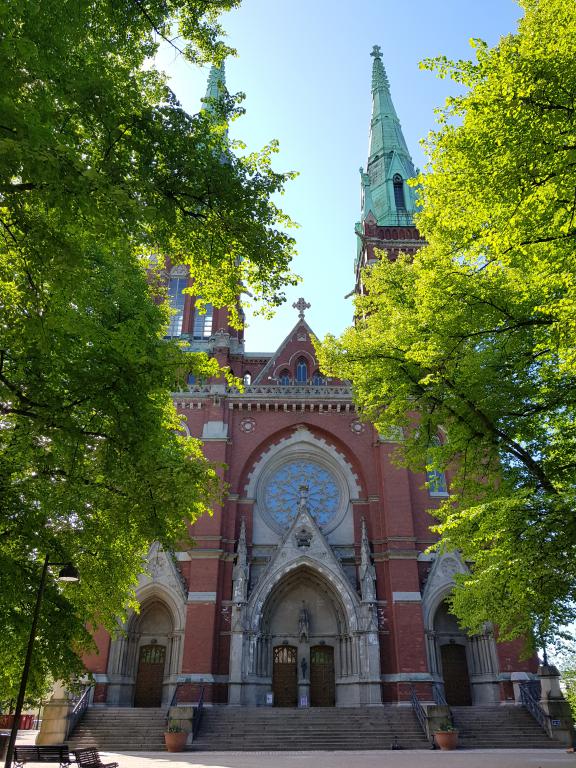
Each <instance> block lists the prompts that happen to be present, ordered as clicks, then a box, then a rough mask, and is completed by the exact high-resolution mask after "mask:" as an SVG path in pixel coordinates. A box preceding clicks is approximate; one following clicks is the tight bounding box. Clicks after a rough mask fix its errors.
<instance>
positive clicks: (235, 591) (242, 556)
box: [232, 520, 250, 603]
mask: <svg viewBox="0 0 576 768" xmlns="http://www.w3.org/2000/svg"><path fill="white" fill-rule="evenodd" d="M249 575H250V572H249V568H248V548H247V546H246V523H245V521H244V520H242V523H241V525H240V536H239V537H238V547H237V549H236V560H235V563H234V569H233V570H232V585H233V587H232V599H233V600H234V602H235V603H245V602H246V600H247V599H248V579H249Z"/></svg>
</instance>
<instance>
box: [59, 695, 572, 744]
mask: <svg viewBox="0 0 576 768" xmlns="http://www.w3.org/2000/svg"><path fill="white" fill-rule="evenodd" d="M452 712H453V715H454V721H455V724H456V726H457V728H458V729H459V731H460V738H459V743H460V746H461V747H463V748H502V749H519V748H520V749H541V748H554V747H557V746H558V745H557V743H556V742H553V741H552V740H551V739H549V738H548V736H547V735H546V734H545V733H544V732H543V731H542V730H541V728H540V727H539V726H538V724H537V723H536V722H535V721H534V720H533V718H532V717H531V716H530V714H529V713H528V712H527V711H526V710H525V709H524V708H523V707H515V706H492V707H488V706H484V707H452ZM165 725H166V710H165V709H144V708H142V709H132V708H129V707H121V708H119V707H93V708H90V709H88V710H87V712H86V715H85V716H84V718H83V720H82V721H81V722H80V724H79V725H78V727H77V728H76V730H75V731H74V733H73V734H72V736H71V738H70V740H69V744H70V747H71V748H72V749H74V748H77V749H78V748H82V747H92V746H94V747H97V748H98V749H99V750H101V751H104V752H114V751H127V752H139V751H147V752H148V751H149V752H157V751H164V750H165V746H164V730H165ZM397 748H398V749H429V748H430V744H429V743H428V741H427V740H426V738H425V737H424V734H423V733H422V731H421V730H420V726H419V725H418V722H417V720H416V718H415V717H414V714H413V712H412V709H411V708H410V707H394V706H383V707H370V708H366V709H356V708H355V709H351V708H345V709H340V708H325V709H324V708H311V709H284V708H267V707H227V706H214V707H206V708H205V709H204V715H203V721H202V727H201V729H200V733H199V734H198V737H197V739H196V740H195V742H194V746H193V749H194V750H198V751H204V750H205V751H243V750H244V751H261V750H270V751H275V750H277V751H291V750H331V751H333V750H342V751H348V750H362V749H364V750H367V749H368V750H369V749H383V750H386V749H397Z"/></svg>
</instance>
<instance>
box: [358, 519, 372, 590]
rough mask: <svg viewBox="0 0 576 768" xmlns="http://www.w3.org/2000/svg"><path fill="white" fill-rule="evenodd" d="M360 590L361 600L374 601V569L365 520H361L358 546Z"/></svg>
mask: <svg viewBox="0 0 576 768" xmlns="http://www.w3.org/2000/svg"><path fill="white" fill-rule="evenodd" d="M360 590H361V594H362V601H363V602H365V603H374V602H376V569H375V568H374V566H373V564H372V557H371V554H370V544H369V543H368V531H367V530H366V521H365V520H364V519H363V520H362V543H361V546H360Z"/></svg>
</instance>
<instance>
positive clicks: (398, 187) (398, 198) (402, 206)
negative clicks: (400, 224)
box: [392, 173, 406, 211]
mask: <svg viewBox="0 0 576 768" xmlns="http://www.w3.org/2000/svg"><path fill="white" fill-rule="evenodd" d="M392 183H393V185H394V204H395V205H396V210H397V211H405V210H406V202H405V201H404V181H403V179H402V176H400V174H399V173H396V174H395V175H394V178H393V179H392Z"/></svg>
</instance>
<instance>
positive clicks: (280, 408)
mask: <svg viewBox="0 0 576 768" xmlns="http://www.w3.org/2000/svg"><path fill="white" fill-rule="evenodd" d="M372 56H373V64H372V95H373V110H372V117H371V124H370V148H369V158H368V163H367V166H366V169H365V170H364V169H361V190H362V215H361V220H360V222H359V223H358V224H357V225H356V233H357V236H358V252H357V255H356V262H355V268H356V290H357V291H358V292H361V291H362V290H363V287H362V278H361V270H362V268H363V267H365V266H367V265H369V264H370V263H371V262H372V261H373V260H374V259H375V258H376V256H375V249H381V250H385V251H387V253H388V257H389V258H395V256H396V255H397V253H398V252H399V251H404V252H408V253H413V252H415V251H416V250H417V249H418V248H419V247H421V245H422V239H421V237H420V235H419V233H418V231H417V229H416V228H415V227H414V223H413V214H414V211H415V195H414V191H413V190H412V189H411V188H410V187H408V185H407V184H406V180H407V179H409V178H410V177H412V176H414V175H415V170H414V167H413V164H412V160H411V157H410V153H409V151H408V148H407V146H406V143H405V141H404V137H403V134H402V129H401V126H400V122H399V120H398V117H397V115H396V112H395V109H394V105H393V103H392V99H391V95H390V86H389V83H388V79H387V76H386V73H385V70H384V66H383V63H382V58H381V54H380V50H379V48H378V47H375V48H374V50H373V52H372ZM216 77H217V74H214V73H213V74H212V76H211V83H210V85H209V93H210V88H212V89H213V88H215V87H216ZM168 278H169V281H170V284H169V293H170V296H171V300H172V303H173V307H174V309H175V314H174V317H173V320H172V323H171V327H170V334H171V335H173V336H178V337H180V338H182V339H185V340H187V341H188V342H189V344H190V347H191V349H194V350H205V351H207V352H209V353H210V354H212V355H214V356H215V357H216V358H217V359H218V361H219V362H220V363H221V364H222V365H227V366H229V367H230V368H231V370H232V371H233V373H234V374H235V375H236V376H238V377H240V378H243V379H244V382H245V388H244V391H243V392H239V391H237V390H235V389H230V388H229V387H227V386H226V385H225V384H224V383H222V382H220V381H218V382H213V383H211V382H207V383H204V382H194V381H193V380H192V379H191V380H190V383H189V386H188V388H187V389H186V391H183V392H178V393H175V394H174V400H175V404H176V407H177V409H178V412H179V414H180V415H181V417H182V428H183V430H184V431H186V432H187V433H188V434H190V435H192V436H195V437H200V438H201V439H202V440H203V442H204V450H205V454H206V456H207V457H208V458H209V459H210V460H211V461H214V462H216V463H218V464H219V465H220V466H222V467H223V470H222V472H223V476H224V479H225V481H226V483H227V486H228V491H227V495H226V499H225V501H224V503H223V504H222V505H221V506H217V507H215V508H214V510H213V514H212V516H204V517H203V518H202V519H200V520H199V521H198V522H197V523H196V524H195V525H194V526H193V528H192V529H191V534H192V536H193V538H194V541H195V545H194V546H193V547H190V548H187V549H185V550H183V551H179V552H175V553H168V552H164V551H162V550H161V549H160V548H159V547H158V546H155V547H153V548H152V550H151V552H150V556H149V572H148V574H147V575H143V576H142V577H141V579H140V583H139V587H138V597H139V600H140V603H141V611H140V613H138V614H134V615H133V616H132V617H131V618H130V619H129V620H128V622H127V624H126V627H125V632H124V633H123V634H122V635H121V636H119V637H117V638H114V639H113V638H110V637H109V636H108V635H107V634H105V633H104V632H100V633H98V634H97V637H96V640H97V644H98V646H99V650H100V652H99V654H97V655H94V656H93V657H90V658H89V659H87V666H88V668H89V670H90V671H91V672H92V673H93V675H94V677H95V680H96V683H97V685H96V689H95V703H100V704H108V705H114V706H118V705H125V706H150V707H154V706H160V705H166V706H168V705H169V704H170V702H178V703H189V702H194V701H196V700H197V699H198V696H199V693H200V690H201V689H202V688H203V689H204V696H205V700H206V701H207V702H210V703H213V704H228V705H234V706H288V707H295V706H300V707H307V706H358V707H365V706H376V705H380V704H382V703H405V702H408V701H409V699H410V690H411V686H414V687H415V688H416V691H417V692H418V695H419V697H420V698H421V699H422V700H428V701H433V700H434V698H435V697H437V696H438V693H439V692H440V693H441V694H443V695H445V697H446V700H447V701H448V704H453V705H458V704H460V705H462V704H464V705H466V704H467V705H478V704H488V703H491V704H492V703H498V702H503V701H506V700H510V699H512V698H513V687H512V683H511V676H512V674H513V673H515V672H516V673H518V672H521V673H524V675H525V677H530V676H532V675H533V673H535V672H536V665H535V664H536V662H535V660H528V661H521V660H520V659H519V651H520V645H519V644H516V643H512V644H511V643H505V644H497V643H496V641H495V637H494V631H493V628H492V627H490V626H486V628H485V631H484V632H483V633H481V634H479V635H473V636H469V635H467V634H466V632H465V631H463V630H462V629H460V628H459V627H458V624H457V622H456V620H455V618H454V617H453V616H451V614H450V613H449V612H448V609H447V603H446V598H447V596H448V595H449V593H450V591H451V589H452V586H453V583H454V575H455V574H456V573H459V572H463V571H464V570H465V568H466V566H465V564H463V563H462V561H461V560H460V558H459V557H458V555H457V554H456V553H453V554H451V553H445V554H442V555H436V554H429V553H427V551H426V550H427V548H428V547H429V546H430V545H431V544H432V543H433V542H434V540H435V538H434V536H433V534H431V532H430V530H429V526H430V525H431V524H432V523H433V518H432V517H431V516H430V514H429V513H428V511H427V510H429V509H433V508H434V506H435V504H437V503H438V499H441V498H442V497H445V496H446V495H447V493H448V485H447V483H448V482H449V478H446V477H445V476H444V475H442V474H440V473H437V472H435V473H429V474H428V476H426V474H425V473H421V474H418V473H412V472H409V471H407V470H406V469H402V468H399V467H398V466H396V465H395V464H394V463H393V462H392V460H391V455H392V453H393V452H394V450H395V446H396V444H397V442H398V441H399V440H401V439H402V435H401V434H389V435H382V434H378V433H377V432H376V430H375V429H374V428H373V427H372V426H371V425H370V424H368V423H364V422H363V421H361V420H360V419H359V417H358V414H357V413H356V411H355V407H354V403H353V399H352V392H351V387H350V385H349V384H348V383H347V382H342V381H335V380H329V379H326V378H325V377H324V376H323V374H322V373H321V371H320V370H319V369H318V364H317V361H316V358H315V354H314V348H313V344H312V338H313V331H312V329H311V328H310V327H309V325H308V323H307V321H306V310H307V309H308V307H309V305H307V304H306V302H305V301H304V300H303V299H300V300H299V301H298V302H296V303H295V305H294V309H295V310H296V311H297V316H295V324H294V327H293V328H292V330H291V331H290V333H289V334H288V336H287V337H286V338H285V339H284V340H283V341H282V342H281V343H280V344H279V345H278V348H277V349H276V350H275V351H274V352H271V353H250V352H246V351H245V348H244V339H243V335H242V332H238V331H235V330H233V329H231V328H230V327H229V326H228V324H227V319H226V311H225V310H220V309H215V308H212V307H210V306H209V307H208V311H207V312H206V313H205V314H199V313H197V312H195V307H194V297H193V296H188V295H186V296H184V295H183V294H182V293H181V292H182V288H184V287H186V285H187V277H186V273H185V271H184V270H182V269H180V268H175V269H173V270H172V271H171V273H170V275H169V276H168ZM439 439H440V438H439Z"/></svg>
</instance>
